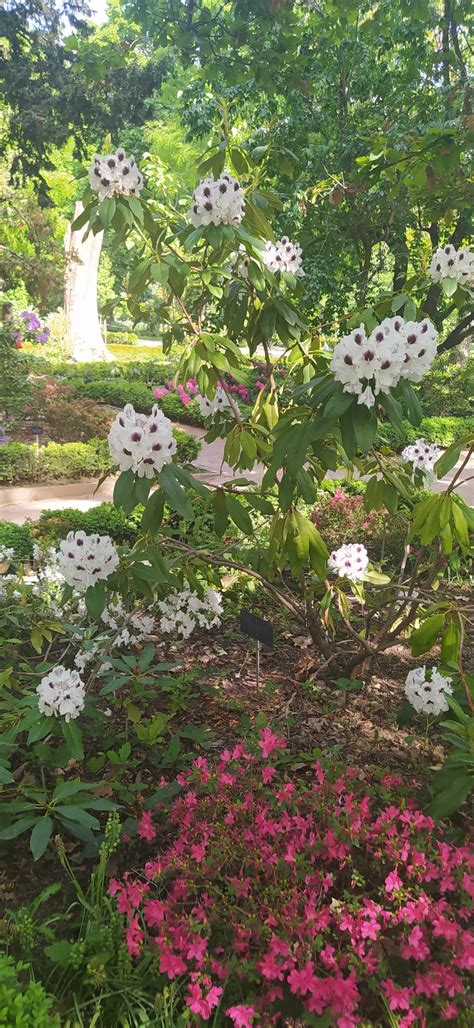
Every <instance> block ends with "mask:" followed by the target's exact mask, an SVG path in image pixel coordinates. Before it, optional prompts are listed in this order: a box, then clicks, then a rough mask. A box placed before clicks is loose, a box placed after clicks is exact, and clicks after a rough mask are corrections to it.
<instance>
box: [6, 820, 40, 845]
mask: <svg viewBox="0 0 474 1028" xmlns="http://www.w3.org/2000/svg"><path fill="white" fill-rule="evenodd" d="M35 821H36V815H34V816H33V817H31V816H30V817H20V818H19V819H18V821H15V822H14V824H12V825H8V826H7V827H6V828H1V829H0V839H2V840H6V839H17V838H18V836H19V835H23V832H26V831H27V830H28V828H31V826H32V825H34V824H35Z"/></svg>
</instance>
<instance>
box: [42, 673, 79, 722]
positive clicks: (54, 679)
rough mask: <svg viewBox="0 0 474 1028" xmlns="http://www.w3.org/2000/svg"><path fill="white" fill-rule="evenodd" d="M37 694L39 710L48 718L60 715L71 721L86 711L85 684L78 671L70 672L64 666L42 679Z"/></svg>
mask: <svg viewBox="0 0 474 1028" xmlns="http://www.w3.org/2000/svg"><path fill="white" fill-rule="evenodd" d="M36 692H37V694H38V710H39V712H40V714H46V716H47V717H51V716H52V715H53V714H54V716H55V717H57V715H58V714H60V715H61V717H64V720H65V721H70V720H71V718H72V719H74V718H76V717H78V716H79V714H80V713H81V710H83V709H84V684H83V682H82V680H81V678H80V677H79V674H78V672H77V671H69V670H68V669H67V668H65V667H63V665H62V664H58V666H57V667H55V668H53V669H52V671H50V672H49V673H48V674H47V675H45V676H44V678H42V679H41V682H40V684H39V685H38V687H37V689H36Z"/></svg>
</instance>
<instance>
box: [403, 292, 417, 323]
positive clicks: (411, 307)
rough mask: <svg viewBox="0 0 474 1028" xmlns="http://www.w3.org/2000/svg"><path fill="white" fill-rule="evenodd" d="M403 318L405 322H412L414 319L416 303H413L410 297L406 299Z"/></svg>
mask: <svg viewBox="0 0 474 1028" xmlns="http://www.w3.org/2000/svg"><path fill="white" fill-rule="evenodd" d="M403 317H404V318H405V321H414V319H415V318H416V303H414V301H413V300H412V299H411V297H408V300H407V301H406V304H405V306H404V308H403Z"/></svg>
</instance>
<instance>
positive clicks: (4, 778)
mask: <svg viewBox="0 0 474 1028" xmlns="http://www.w3.org/2000/svg"><path fill="white" fill-rule="evenodd" d="M14 781H15V779H14V777H13V775H12V773H11V771H9V770H8V768H7V767H3V765H2V764H0V783H1V784H2V785H9V784H10V782H14Z"/></svg>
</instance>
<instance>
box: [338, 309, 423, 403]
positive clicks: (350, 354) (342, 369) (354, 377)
mask: <svg viewBox="0 0 474 1028" xmlns="http://www.w3.org/2000/svg"><path fill="white" fill-rule="evenodd" d="M436 340H437V332H436V329H435V327H434V325H432V323H431V321H429V319H428V318H425V319H424V320H423V321H420V322H418V321H405V320H404V319H403V318H402V317H400V316H398V317H395V318H385V320H384V321H382V323H381V324H380V325H377V326H376V328H374V330H373V332H371V333H370V335H369V336H367V334H366V331H365V328H364V326H363V325H361V326H360V327H359V328H356V329H354V330H353V331H352V332H350V333H349V335H347V336H343V337H342V339H340V340H339V342H338V343H337V345H336V346H335V348H334V353H333V357H332V360H331V365H330V367H331V370H332V371H333V373H334V377H335V378H336V379H337V381H338V382H341V384H342V386H343V389H344V392H346V393H354V395H355V396H358V397H359V399H358V401H357V402H358V403H360V404H364V405H365V406H366V407H373V405H374V403H375V397H376V396H377V395H378V393H387V392H388V391H389V390H390V389H393V388H394V386H396V385H397V384H398V382H399V381H400V379H401V378H407V379H408V380H409V381H410V382H421V380H422V378H423V376H424V375H425V374H426V372H427V371H429V369H430V367H431V365H432V363H433V361H434V358H435V356H436Z"/></svg>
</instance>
